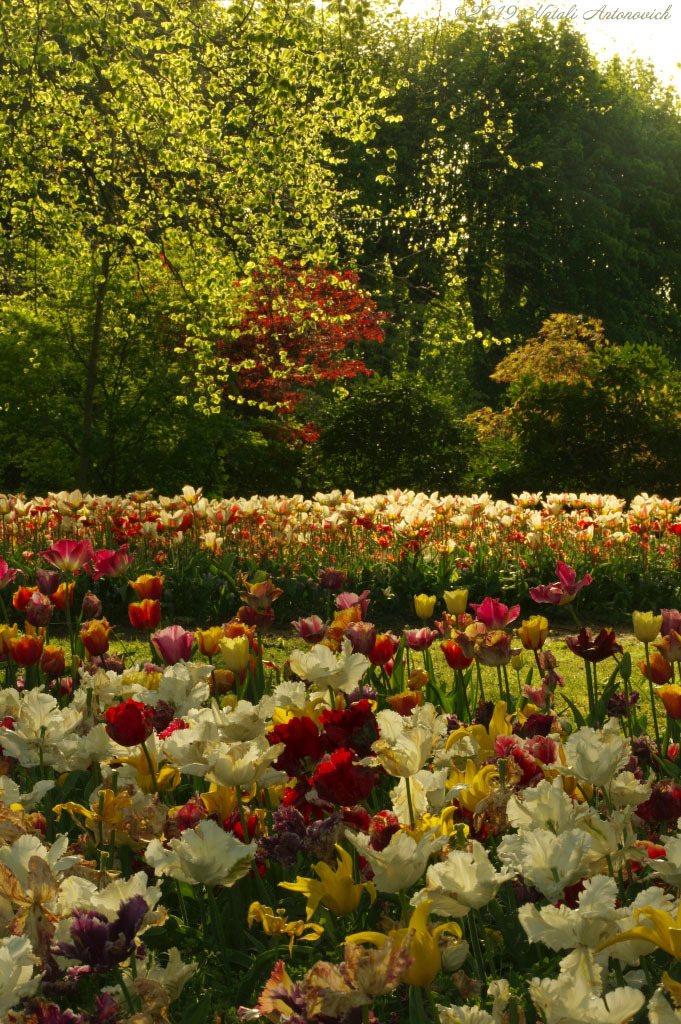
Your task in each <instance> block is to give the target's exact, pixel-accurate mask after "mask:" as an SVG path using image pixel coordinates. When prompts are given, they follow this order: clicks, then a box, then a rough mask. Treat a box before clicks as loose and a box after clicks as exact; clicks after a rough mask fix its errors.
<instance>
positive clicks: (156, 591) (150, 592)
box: [130, 572, 165, 601]
mask: <svg viewBox="0 0 681 1024" xmlns="http://www.w3.org/2000/svg"><path fill="white" fill-rule="evenodd" d="M164 580H165V576H152V575H151V574H150V573H148V572H145V573H143V574H142V575H141V576H138V577H137V579H136V580H130V586H131V587H132V589H133V590H134V591H135V593H136V594H137V596H138V597H139V598H140V599H141V600H142V601H147V600H149V601H158V600H159V599H160V597H161V594H162V593H163V581H164Z"/></svg>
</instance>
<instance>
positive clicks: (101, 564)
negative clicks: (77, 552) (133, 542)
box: [92, 544, 135, 583]
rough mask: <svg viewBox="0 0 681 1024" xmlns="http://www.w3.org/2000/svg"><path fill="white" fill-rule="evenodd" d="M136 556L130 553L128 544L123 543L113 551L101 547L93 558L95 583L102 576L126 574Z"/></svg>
mask: <svg viewBox="0 0 681 1024" xmlns="http://www.w3.org/2000/svg"><path fill="white" fill-rule="evenodd" d="M134 558H135V556H134V555H131V554H130V553H129V549H128V545H127V544H122V545H121V547H120V548H118V549H117V550H116V551H111V550H109V549H108V548H100V550H99V551H95V554H94V557H93V559H92V569H93V575H94V580H95V583H96V582H97V580H99V579H101V578H102V576H123V575H125V572H126V570H127V569H128V568H129V566H130V565H132V562H133V561H134Z"/></svg>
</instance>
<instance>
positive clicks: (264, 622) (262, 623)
mask: <svg viewBox="0 0 681 1024" xmlns="http://www.w3.org/2000/svg"><path fill="white" fill-rule="evenodd" d="M236 615H237V618H238V619H239V621H240V622H243V623H244V625H246V626H255V627H256V629H261V630H265V629H268V628H269V627H270V626H271V625H272V623H273V622H274V608H273V607H272V606H271V605H267V607H266V608H252V607H251V606H250V605H248V604H242V605H241V607H240V608H239V610H238V612H237V613H236Z"/></svg>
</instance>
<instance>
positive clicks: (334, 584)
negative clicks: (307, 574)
mask: <svg viewBox="0 0 681 1024" xmlns="http://www.w3.org/2000/svg"><path fill="white" fill-rule="evenodd" d="M344 583H345V574H344V573H342V572H338V570H337V569H323V570H322V571H321V572H320V574H319V586H320V587H323V588H324V590H340V589H341V587H342V586H343V584H344Z"/></svg>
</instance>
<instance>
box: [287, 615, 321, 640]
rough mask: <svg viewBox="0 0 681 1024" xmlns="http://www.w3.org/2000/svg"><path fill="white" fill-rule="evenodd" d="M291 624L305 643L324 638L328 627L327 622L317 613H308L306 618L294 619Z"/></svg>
mask: <svg viewBox="0 0 681 1024" xmlns="http://www.w3.org/2000/svg"><path fill="white" fill-rule="evenodd" d="M291 625H292V626H293V628H294V629H295V631H296V633H297V634H298V636H299V637H301V638H302V639H303V640H304V641H305V643H306V644H317V643H319V641H320V640H323V639H324V637H325V636H326V631H327V629H328V628H329V627H328V623H326V622H324V621H323V620H322V619H320V617H319V616H318V615H310V616H309V617H308V618H307V619H303V618H300V619H295V620H294V621H293V622H291Z"/></svg>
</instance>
